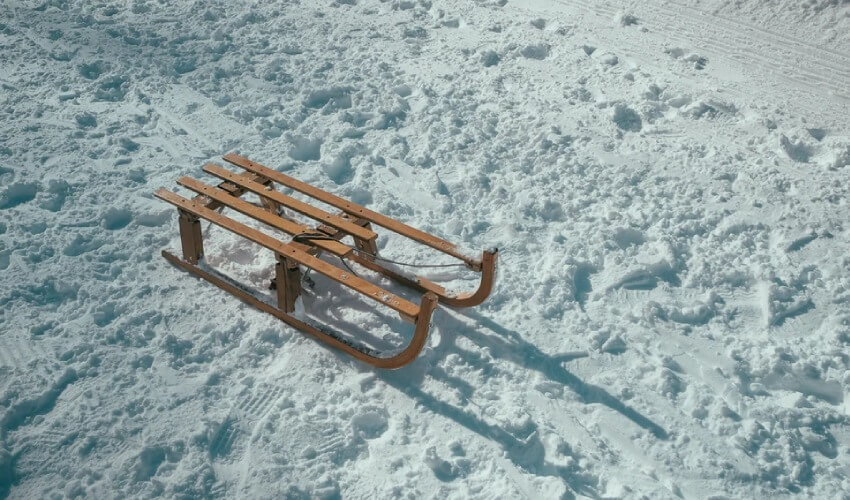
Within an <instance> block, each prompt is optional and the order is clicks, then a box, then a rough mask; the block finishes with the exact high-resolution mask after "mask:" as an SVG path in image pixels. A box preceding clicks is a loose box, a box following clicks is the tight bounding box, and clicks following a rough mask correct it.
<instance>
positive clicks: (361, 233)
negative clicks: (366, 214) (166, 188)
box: [204, 164, 378, 240]
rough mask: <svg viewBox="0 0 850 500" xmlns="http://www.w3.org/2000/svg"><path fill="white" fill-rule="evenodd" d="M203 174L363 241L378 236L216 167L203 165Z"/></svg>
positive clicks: (336, 216)
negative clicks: (210, 175)
mask: <svg viewBox="0 0 850 500" xmlns="http://www.w3.org/2000/svg"><path fill="white" fill-rule="evenodd" d="M204 172H207V173H209V174H212V175H215V176H216V177H219V178H221V179H226V180H227V181H229V182H232V183H234V184H237V185H239V186H240V187H242V188H244V189H247V190H248V191H251V192H253V193H256V194H258V195H260V196H261V197H265V198H268V199H269V200H272V201H275V202H277V203H280V204H281V205H283V206H285V207H287V208H291V209H292V210H294V211H296V212H298V213H300V214H303V215H306V216H307V217H310V218H312V219H315V220H317V221H320V222H322V223H323V224H327V225H329V226H331V227H335V228H337V229H339V230H340V231H345V232H346V233H348V234H351V235H352V236H355V237H357V238H361V239H364V240H374V239H375V238H377V237H378V235H377V234H376V233H375V232H374V231H371V230H369V229H366V228H364V227H362V226H358V225H357V224H353V223H352V222H350V221H347V220H345V219H343V218H342V217H339V216H338V215H333V214H330V213H328V212H325V211H324V210H322V209H320V208H316V207H314V206H313V205H310V204H307V203H304V202H303V201H301V200H297V199H295V198H293V197H291V196H287V195H285V194H283V193H279V192H277V191H268V190H266V188H265V186H263V185H262V184H259V183H256V182H252V181H250V180H247V179H245V178H244V177H242V176H240V175H238V174H235V173H233V172H231V171H229V170H227V169H224V168H221V167H219V166H218V165H212V164H207V165H204Z"/></svg>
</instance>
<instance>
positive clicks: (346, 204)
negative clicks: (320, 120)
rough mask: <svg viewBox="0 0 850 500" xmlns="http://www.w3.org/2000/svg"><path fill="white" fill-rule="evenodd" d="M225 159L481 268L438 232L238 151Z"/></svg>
mask: <svg viewBox="0 0 850 500" xmlns="http://www.w3.org/2000/svg"><path fill="white" fill-rule="evenodd" d="M223 159H224V160H225V161H227V162H229V163H231V164H233V165H236V166H237V167H241V168H243V169H245V170H247V171H249V172H252V173H254V174H257V175H260V176H262V177H265V178H267V179H271V180H273V181H274V182H277V183H279V184H282V185H284V186H287V187H289V188H292V189H294V190H296V191H298V192H301V193H303V194H306V195H308V196H311V197H313V198H315V199H317V200H320V201H322V202H324V203H327V204H328V205H331V206H333V207H336V208H339V209H340V210H342V211H344V212H346V213H348V214H351V215H353V216H356V217H359V218H361V219H365V220H368V221H369V222H372V223H374V224H377V225H378V226H381V227H384V228H386V229H389V230H391V231H394V232H396V233H398V234H400V235H403V236H406V237H408V238H410V239H412V240H414V241H418V242H419V243H422V244H423V245H427V246H429V247H431V248H434V249H436V250H439V251H441V252H443V253H445V254H448V255H451V256H452V257H455V258H458V259H460V260H462V261H463V262H465V263H466V264H468V265H469V266H471V267H473V268H474V269H480V267H481V261H480V260H478V259H476V258H473V257H470V256H468V255H464V254H463V253H461V252H460V251H459V250H458V248H457V246H456V245H454V244H452V243H449V242H448V241H446V240H444V239H442V238H438V237H436V236H434V235H431V234H428V233H426V232H424V231H420V230H419V229H416V228H414V227H411V226H408V225H407V224H404V223H402V222H399V221H397V220H395V219H391V218H389V217H387V216H385V215H382V214H379V213H378V212H374V211H372V210H369V209H368V208H365V207H363V206H361V205H358V204H356V203H352V202H350V201H348V200H346V199H344V198H340V197H339V196H336V195H334V194H331V193H328V192H327V191H324V190H321V189H319V188H316V187H314V186H311V185H310V184H307V183H306V182H303V181H299V180H298V179H295V178H293V177H290V176H288V175H286V174H283V173H281V172H278V171H277V170H272V169H270V168H268V167H266V166H264V165H261V164H259V163H257V162H255V161H251V160H249V159H248V158H245V157H244V156H240V155H238V154H235V153H228V154H226V155H224V156H223Z"/></svg>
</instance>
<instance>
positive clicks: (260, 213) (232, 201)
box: [177, 176, 352, 257]
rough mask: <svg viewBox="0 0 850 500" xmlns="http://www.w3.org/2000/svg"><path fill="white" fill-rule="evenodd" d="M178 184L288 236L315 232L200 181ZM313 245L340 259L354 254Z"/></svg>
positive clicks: (328, 244)
mask: <svg viewBox="0 0 850 500" xmlns="http://www.w3.org/2000/svg"><path fill="white" fill-rule="evenodd" d="M177 184H180V185H181V186H183V187H186V188H189V189H191V190H192V191H194V192H196V193H200V194H203V195H204V196H206V197H208V198H210V199H211V200H214V201H216V202H217V203H219V206H225V207H230V208H232V209H234V210H236V211H237V212H241V213H243V214H245V215H247V216H248V217H253V218H255V219H257V220H258V221H260V222H262V223H264V224H267V225H269V226H271V227H274V228H276V229H280V230H281V231H283V232H285V233H287V234H291V235H298V234H307V233H314V232H315V231H314V230H312V229H310V228H309V227H307V226H302V225H301V224H298V223H296V222H292V221H290V220H287V219H284V218H282V217H279V216H277V215H273V214H271V213H269V212H268V211H266V210H263V209H261V208H259V207H257V206H255V205H252V204H250V203H248V202H247V201H245V200H242V199H239V198H235V197H233V196H230V195H229V194H227V193H226V192H224V191H222V190H221V189H218V188H215V187H212V186H209V185H207V184H204V183H203V182H201V181H199V180H196V179H192V178H191V177H185V176H184V177H181V178H179V179H177ZM311 243H313V244H314V245H316V246H317V247H319V248H321V249H323V250H327V251H328V252H331V253H332V254H334V255H339V256H340V257H342V256H344V255H348V254H349V253H351V252H352V249H351V247H350V246H348V245H345V244H343V243H340V242H338V241H329V240H315V241H312V242H311Z"/></svg>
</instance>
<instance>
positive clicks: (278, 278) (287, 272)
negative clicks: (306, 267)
mask: <svg viewBox="0 0 850 500" xmlns="http://www.w3.org/2000/svg"><path fill="white" fill-rule="evenodd" d="M276 257H277V264H275V266H274V268H275V287H276V288H277V307H278V308H279V309H280V310H281V311H283V312H286V313H291V312H293V311H295V301H296V300H297V299H298V296H299V295H301V269H299V267H298V262H297V261H294V260H292V259H287V258H286V257H284V256H283V255H280V254H277V256H276Z"/></svg>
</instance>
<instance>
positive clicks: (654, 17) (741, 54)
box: [556, 0, 850, 104]
mask: <svg viewBox="0 0 850 500" xmlns="http://www.w3.org/2000/svg"><path fill="white" fill-rule="evenodd" d="M556 1H557V3H559V4H562V5H570V6H572V7H577V8H579V9H581V10H584V11H585V12H588V13H590V14H593V15H597V16H599V17H602V18H607V19H613V18H614V16H615V15H616V14H617V12H618V11H620V10H623V9H621V8H620V7H617V6H614V5H610V4H605V3H596V4H593V5H592V6H587V5H583V4H580V3H578V2H574V1H573V0H556ZM667 6H668V7H667V8H659V7H656V6H653V5H650V4H646V3H641V4H639V7H637V8H635V9H627V10H629V11H631V10H634V14H635V15H637V17H638V22H639V23H640V24H642V25H645V26H647V27H648V28H651V29H652V30H653V31H655V32H658V33H663V34H664V35H665V36H666V37H668V38H670V39H671V40H675V41H676V42H677V43H682V44H684V47H683V48H687V49H694V50H702V51H705V52H706V53H708V54H713V55H716V56H719V57H722V58H727V59H730V60H732V61H735V62H737V63H739V64H743V65H746V66H748V67H755V68H757V69H758V70H759V71H760V72H764V73H766V74H769V75H771V76H772V77H774V78H776V79H779V80H782V81H784V82H786V83H789V84H791V85H792V86H794V87H797V88H800V87H802V88H804V89H805V90H807V91H813V92H814V93H815V94H818V95H821V96H822V97H829V96H827V95H823V94H824V91H826V92H828V93H829V94H830V96H833V97H836V98H838V99H840V100H841V101H842V102H844V103H845V104H850V54H847V53H844V52H841V51H837V50H832V49H827V48H822V47H818V46H817V45H815V44H812V43H808V42H805V41H803V40H799V39H797V38H795V37H792V36H789V35H784V34H780V33H776V32H774V31H770V30H768V29H765V28H761V27H758V26H754V25H752V24H749V23H746V22H744V21H740V20H734V19H730V18H726V17H723V16H719V15H709V14H703V13H702V12H700V11H699V10H698V9H695V8H693V7H690V6H687V5H683V4H680V3H676V2H668V3H667Z"/></svg>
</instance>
